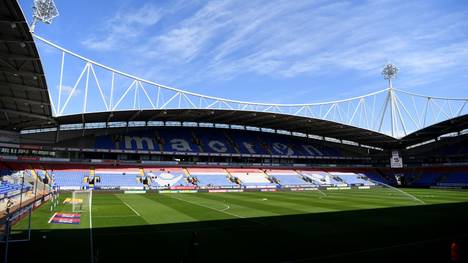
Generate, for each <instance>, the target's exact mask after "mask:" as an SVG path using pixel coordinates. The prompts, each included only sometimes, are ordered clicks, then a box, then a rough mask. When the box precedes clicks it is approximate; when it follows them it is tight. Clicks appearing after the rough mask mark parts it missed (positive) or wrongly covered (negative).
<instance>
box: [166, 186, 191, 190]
mask: <svg viewBox="0 0 468 263" xmlns="http://www.w3.org/2000/svg"><path fill="white" fill-rule="evenodd" d="M170 189H171V190H193V189H197V187H196V186H171V187H170Z"/></svg>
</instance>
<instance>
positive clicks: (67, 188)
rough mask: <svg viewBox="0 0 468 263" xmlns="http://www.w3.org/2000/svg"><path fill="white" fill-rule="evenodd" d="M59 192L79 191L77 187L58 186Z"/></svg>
mask: <svg viewBox="0 0 468 263" xmlns="http://www.w3.org/2000/svg"><path fill="white" fill-rule="evenodd" d="M60 190H81V187H79V186H60Z"/></svg>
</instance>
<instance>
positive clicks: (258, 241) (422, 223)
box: [10, 188, 468, 262]
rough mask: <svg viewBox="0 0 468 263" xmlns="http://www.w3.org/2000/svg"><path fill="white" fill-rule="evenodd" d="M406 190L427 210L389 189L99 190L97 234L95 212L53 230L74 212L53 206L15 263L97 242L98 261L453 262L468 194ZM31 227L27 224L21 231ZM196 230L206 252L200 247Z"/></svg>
mask: <svg viewBox="0 0 468 263" xmlns="http://www.w3.org/2000/svg"><path fill="white" fill-rule="evenodd" d="M404 191H405V192H407V193H408V194H411V195H413V196H415V197H416V198H418V199H420V200H422V201H423V202H424V203H425V204H424V205H422V204H420V203H419V202H417V201H415V200H413V199H411V198H410V197H408V196H406V195H404V194H402V193H399V192H397V191H396V190H392V189H388V188H377V189H371V190H340V191H331V190H329V191H325V194H326V196H324V195H323V194H320V193H319V192H317V191H308V192H273V193H271V192H270V193H269V192H244V193H190V194H189V193H186V194H120V193H119V194H109V193H98V192H95V193H94V194H93V206H92V211H91V212H92V222H91V223H92V230H90V229H89V228H90V219H89V218H90V215H89V212H86V213H82V215H81V224H80V225H55V224H48V220H49V219H50V217H51V216H52V214H53V213H54V212H68V211H70V210H71V205H64V204H60V205H59V206H58V207H57V208H56V209H55V210H54V211H50V205H49V204H45V205H44V206H42V207H41V208H40V209H38V210H37V211H35V212H34V214H33V218H32V228H33V229H34V231H33V233H32V241H31V242H28V243H17V244H14V245H12V247H11V254H10V262H26V261H27V260H30V259H32V258H36V260H37V258H39V259H44V261H45V259H47V261H48V262H53V261H57V262H89V261H90V253H91V248H90V243H91V238H92V244H93V253H94V254H95V258H96V262H116V261H123V260H128V262H137V261H138V260H141V261H147V260H149V261H150V262H154V261H155V260H156V259H158V260H159V261H160V262H181V260H183V262H194V261H196V262H208V261H211V262H225V261H231V262H239V261H257V262H258V261H265V260H266V261H275V262H289V261H297V260H300V262H308V261H312V262H342V261H345V260H344V259H346V260H348V261H349V260H350V259H358V258H359V259H360V261H366V260H368V261H369V262H376V259H378V261H385V260H389V261H393V260H401V257H404V258H407V257H408V256H409V257H410V258H411V256H415V254H414V253H419V254H420V255H419V256H418V258H417V259H418V260H419V259H421V257H422V258H425V259H426V261H431V260H434V261H438V262H440V260H444V259H447V258H448V246H449V244H450V242H451V241H452V239H454V238H457V239H460V240H462V241H463V240H465V239H466V235H467V234H468V230H467V228H468V227H467V224H466V223H465V222H468V192H466V191H452V190H434V189H404ZM67 196H68V195H66V194H62V195H61V196H60V199H61V202H60V203H62V201H63V199H64V198H65V197H67ZM25 227H26V220H23V221H22V222H20V223H19V224H17V225H16V226H15V230H16V231H21V230H22V229H25ZM194 232H196V233H197V234H196V238H195V240H196V243H198V245H197V246H193V245H191V244H192V243H193V239H194V238H193V235H194ZM24 251H28V253H24ZM45 251H48V252H47V253H46V252H45ZM421 253H423V254H421ZM51 255H52V257H51ZM39 261H41V260H39ZM36 262H37V261H36Z"/></svg>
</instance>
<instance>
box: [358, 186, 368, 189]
mask: <svg viewBox="0 0 468 263" xmlns="http://www.w3.org/2000/svg"><path fill="white" fill-rule="evenodd" d="M358 189H370V186H358Z"/></svg>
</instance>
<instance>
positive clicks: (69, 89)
mask: <svg viewBox="0 0 468 263" xmlns="http://www.w3.org/2000/svg"><path fill="white" fill-rule="evenodd" d="M57 90H60V87H59V86H58V85H57ZM80 93H81V90H80V89H79V88H78V87H77V88H76V89H75V90H73V87H71V86H67V85H62V96H65V97H68V96H70V94H71V96H72V97H74V96H77V95H79V94H80ZM57 94H58V93H57Z"/></svg>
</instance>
